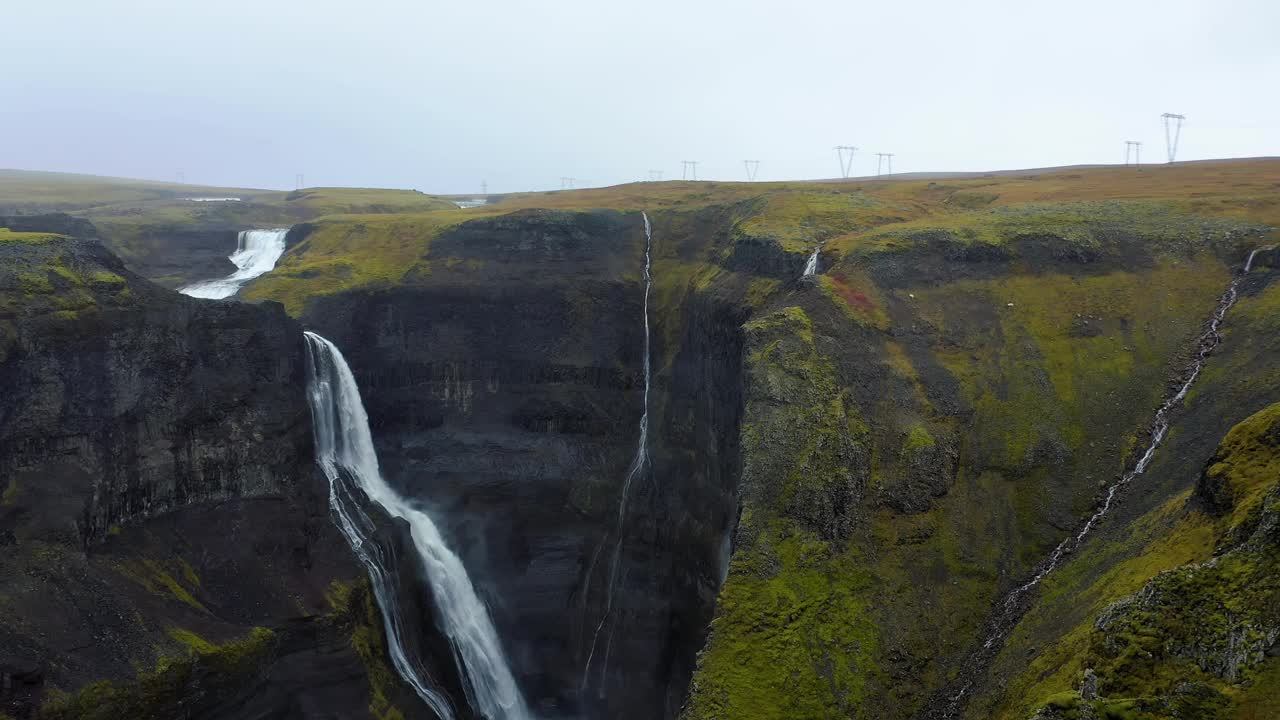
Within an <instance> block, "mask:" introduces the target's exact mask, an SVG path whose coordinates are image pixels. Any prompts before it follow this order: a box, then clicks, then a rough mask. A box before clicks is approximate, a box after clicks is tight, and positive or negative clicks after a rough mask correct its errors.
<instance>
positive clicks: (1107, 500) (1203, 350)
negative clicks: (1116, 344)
mask: <svg viewBox="0 0 1280 720" xmlns="http://www.w3.org/2000/svg"><path fill="white" fill-rule="evenodd" d="M1264 249H1265V248H1257V249H1255V250H1254V251H1253V252H1251V253H1249V257H1248V259H1247V260H1245V263H1244V269H1243V270H1242V271H1241V272H1240V274H1238V275H1237V276H1236V277H1235V279H1233V280H1232V281H1231V284H1230V285H1228V286H1227V290H1226V292H1224V293H1223V294H1222V297H1220V298H1219V299H1218V307H1217V309H1216V310H1214V312H1213V317H1212V318H1211V319H1210V321H1209V326H1208V327H1207V328H1206V329H1205V331H1204V332H1203V333H1201V334H1200V337H1199V339H1198V340H1197V341H1196V346H1197V350H1196V357H1195V359H1194V360H1192V361H1191V364H1190V365H1189V366H1188V367H1187V369H1186V371H1185V375H1184V377H1185V380H1183V381H1182V383H1181V384H1179V386H1178V391H1177V392H1175V393H1174V394H1173V395H1171V396H1169V397H1167V398H1165V401H1164V402H1163V403H1161V405H1160V407H1159V408H1158V409H1157V410H1156V416H1155V422H1153V423H1152V426H1151V440H1150V442H1148V443H1147V449H1146V451H1145V452H1143V453H1142V457H1140V458H1139V459H1138V462H1137V464H1135V465H1134V466H1133V468H1132V469H1131V470H1129V471H1128V472H1126V473H1124V474H1123V475H1121V476H1120V478H1119V479H1118V480H1116V481H1115V482H1113V483H1111V485H1110V487H1108V488H1107V494H1106V496H1105V497H1104V498H1103V500H1102V503H1101V504H1099V505H1098V507H1097V509H1096V510H1095V511H1094V512H1093V514H1092V515H1091V516H1089V519H1088V520H1087V521H1086V522H1085V523H1084V525H1083V526H1081V528H1080V530H1079V532H1077V533H1076V534H1074V535H1069V536H1067V537H1066V538H1065V539H1064V540H1063V541H1062V542H1061V543H1058V546H1057V547H1056V548H1054V550H1053V552H1052V553H1050V554H1049V557H1048V559H1047V560H1045V561H1044V562H1043V563H1042V564H1041V565H1040V568H1039V570H1037V571H1036V574H1035V575H1033V576H1032V577H1031V579H1030V580H1028V581H1027V582H1025V583H1023V584H1022V585H1019V586H1018V587H1017V588H1014V589H1013V590H1012V591H1010V592H1009V594H1008V595H1006V596H1005V597H1004V601H1003V602H1002V603H1001V605H1000V609H999V610H998V611H997V613H996V615H995V617H994V618H993V619H992V620H991V622H990V623H989V625H988V627H989V628H990V632H989V634H988V636H987V639H986V641H985V642H983V644H982V649H981V650H980V651H978V657H979V658H980V659H983V660H989V659H990V658H991V657H994V653H995V652H997V651H998V649H999V647H1000V645H1001V644H1002V643H1003V642H1004V641H1005V639H1006V638H1007V637H1008V635H1009V633H1010V632H1012V631H1013V628H1014V626H1015V625H1016V624H1017V622H1018V620H1019V619H1020V618H1021V615H1022V612H1021V611H1022V609H1023V607H1022V603H1023V601H1024V600H1025V599H1026V595H1027V593H1028V592H1030V591H1031V590H1032V589H1033V588H1035V587H1036V586H1037V585H1039V584H1040V583H1041V582H1042V581H1043V580H1044V579H1045V578H1046V577H1048V576H1049V574H1050V573H1052V572H1053V571H1054V570H1056V569H1058V567H1059V565H1061V564H1062V560H1063V558H1065V557H1066V556H1067V555H1068V554H1070V553H1071V552H1073V551H1075V550H1076V549H1077V548H1079V547H1080V546H1081V545H1082V544H1083V543H1084V541H1085V539H1086V538H1087V537H1088V536H1089V534H1090V533H1092V532H1093V530H1094V528H1096V527H1097V525H1098V523H1099V522H1100V521H1101V520H1102V519H1103V518H1104V517H1106V515H1107V514H1108V513H1109V512H1111V508H1112V506H1113V504H1114V503H1115V499H1116V495H1117V493H1119V492H1120V490H1121V489H1123V488H1124V487H1125V486H1126V485H1128V484H1129V483H1131V482H1133V480H1134V478H1136V477H1138V476H1139V475H1141V474H1143V473H1144V472H1146V471H1147V468H1148V467H1149V466H1150V465H1151V460H1152V459H1153V458H1154V457H1155V454H1156V450H1157V449H1158V448H1159V447H1160V444H1161V443H1163V442H1164V439H1165V435H1166V434H1167V433H1168V432H1169V414H1170V413H1171V412H1172V411H1173V409H1174V407H1176V406H1177V405H1178V404H1179V403H1181V402H1182V401H1183V400H1184V399H1186V397H1187V392H1188V391H1190V390H1191V386H1192V384H1194V383H1195V381H1196V379H1197V378H1199V377H1200V371H1201V370H1203V369H1204V365H1205V362H1206V361H1208V359H1209V354H1210V353H1212V352H1213V350H1214V348H1216V347H1218V345H1219V344H1220V343H1221V342H1222V335H1221V334H1220V333H1219V329H1220V328H1221V326H1222V321H1223V319H1224V318H1226V316H1227V311H1228V310H1230V309H1231V306H1232V305H1235V304H1236V299H1237V297H1238V294H1237V289H1238V287H1239V285H1240V282H1241V281H1242V280H1244V278H1245V277H1246V276H1247V275H1248V274H1249V270H1250V269H1252V268H1253V258H1254V256H1256V255H1257V254H1258V253H1259V252H1261V251H1262V250H1264ZM983 655H986V656H987V657H985V658H983V657H982V656H983ZM974 681H975V678H973V677H970V678H969V679H968V680H967V681H966V682H965V684H964V685H963V686H962V687H961V688H960V690H959V692H958V693H957V694H956V695H954V696H953V697H951V698H950V700H949V703H948V705H947V707H946V709H945V710H943V713H942V717H943V718H953V717H957V716H958V714H959V713H960V711H961V710H962V709H963V704H964V699H965V696H966V695H967V694H968V692H969V690H970V689H971V688H972V687H973V683H974Z"/></svg>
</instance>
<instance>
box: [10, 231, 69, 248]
mask: <svg viewBox="0 0 1280 720" xmlns="http://www.w3.org/2000/svg"><path fill="white" fill-rule="evenodd" d="M60 237H62V236H61V235H58V234H56V233H44V232H14V231H13V230H10V229H9V228H6V227H0V243H15V244H16V243H28V244H31V245H41V244H44V243H47V242H49V241H50V240H56V239H58V238H60Z"/></svg>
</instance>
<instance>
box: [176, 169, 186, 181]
mask: <svg viewBox="0 0 1280 720" xmlns="http://www.w3.org/2000/svg"><path fill="white" fill-rule="evenodd" d="M186 181H187V174H186V173H184V172H182V171H181V170H179V171H178V183H179V184H182V183H185V182H186Z"/></svg>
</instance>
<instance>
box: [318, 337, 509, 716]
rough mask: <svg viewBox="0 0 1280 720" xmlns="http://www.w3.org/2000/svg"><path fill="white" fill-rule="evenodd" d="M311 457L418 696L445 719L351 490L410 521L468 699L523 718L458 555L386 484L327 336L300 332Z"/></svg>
mask: <svg viewBox="0 0 1280 720" xmlns="http://www.w3.org/2000/svg"><path fill="white" fill-rule="evenodd" d="M305 335H306V341H307V350H308V352H307V360H308V372H309V378H308V383H307V399H308V401H309V403H310V405H311V418H312V427H313V431H314V434H315V445H316V462H317V463H318V464H319V465H320V468H321V470H323V471H324V474H325V476H326V477H327V478H328V479H329V498H330V505H331V508H332V510H333V515H334V518H335V520H336V522H337V524H338V527H339V528H340V529H341V530H342V533H343V534H344V535H345V536H346V538H347V542H349V543H350V544H351V549H352V550H353V551H355V553H356V556H357V557H359V558H360V561H361V562H362V563H363V564H364V566H365V568H366V569H367V570H368V572H369V579H370V581H371V582H372V584H373V588H374V592H375V594H376V596H377V599H378V605H379V607H380V608H381V609H382V616H383V622H384V625H385V626H386V630H387V645H388V649H389V651H390V654H391V660H392V663H393V664H394V665H395V668H396V670H397V672H399V674H400V676H401V677H403V678H404V680H405V682H407V683H408V684H409V685H410V686H411V687H413V689H414V690H415V691H416V692H417V693H418V695H419V697H421V698H422V699H423V701H424V702H426V703H427V705H428V706H430V707H431V709H432V710H433V711H435V712H436V713H437V714H438V715H440V716H441V717H442V718H445V719H446V720H452V718H453V717H454V714H453V712H452V709H451V708H450V707H449V703H448V700H447V699H446V698H445V697H444V696H443V695H442V694H441V693H439V692H437V691H435V690H433V689H431V688H430V687H429V686H428V680H427V679H426V678H424V677H423V673H422V671H421V670H420V663H415V662H413V661H411V660H410V658H409V657H408V652H407V651H406V649H405V647H404V642H403V639H404V638H403V633H402V629H401V626H400V620H399V618H400V613H401V609H400V606H399V602H398V599H397V595H396V593H395V590H396V582H397V578H396V572H395V568H394V567H390V566H388V565H387V563H386V562H385V558H384V557H383V554H382V549H381V548H380V547H379V546H378V545H377V543H376V542H374V541H373V539H372V533H371V531H372V525H373V522H372V520H371V519H370V518H369V516H368V515H366V514H365V513H364V512H363V511H362V510H361V508H360V504H359V501H358V499H357V498H358V496H359V494H358V493H356V492H354V491H353V489H358V490H359V491H360V493H363V495H364V496H365V497H366V498H368V501H369V502H371V503H374V504H376V505H378V506H380V507H381V508H382V510H384V511H385V512H386V513H387V515H390V516H391V517H393V518H397V519H399V520H402V521H404V523H405V524H407V525H408V527H409V532H410V536H411V538H412V540H413V548H414V550H415V551H416V552H417V555H418V560H419V561H420V562H421V564H422V569H423V572H424V574H425V576H426V578H427V581H428V583H429V584H430V586H431V592H432V596H433V597H434V599H435V607H436V609H437V613H438V618H437V622H438V624H439V626H440V629H441V631H443V632H444V634H445V635H446V636H448V638H449V642H450V643H451V644H452V646H453V649H454V653H455V654H456V656H457V659H458V661H459V664H460V666H461V667H460V670H461V672H460V674H461V675H462V677H463V682H464V685H465V687H466V690H467V697H468V699H469V700H470V702H471V705H472V706H473V708H474V709H475V710H476V711H477V712H478V713H479V714H480V715H481V716H483V717H485V718H488V720H528V719H529V718H530V717H531V716H530V714H529V710H528V708H527V707H526V706H525V701H524V698H523V696H522V695H521V694H520V689H519V687H517V685H516V681H515V677H514V676H513V675H512V673H511V669H510V667H509V666H508V664H507V659H506V656H505V655H504V654H503V651H502V645H501V643H500V642H499V641H498V632H497V630H496V628H495V627H494V625H493V621H492V619H491V618H490V617H489V611H488V608H486V607H485V605H484V603H483V602H482V601H481V600H480V597H479V596H478V595H477V594H476V591H475V587H474V586H472V584H471V579H470V578H469V577H468V576H467V571H466V568H464V567H463V565H462V561H461V560H460V559H459V558H458V556H457V555H455V554H454V553H453V551H452V550H450V549H449V547H448V546H447V545H446V544H445V541H444V538H443V537H442V536H441V535H440V531H439V530H438V529H437V528H436V525H435V523H434V522H432V521H431V518H430V517H428V516H427V514H426V513H424V512H423V511H421V510H419V509H417V508H416V507H413V506H412V505H411V504H410V502H409V501H408V500H406V499H405V498H403V497H401V496H400V495H399V494H398V493H397V492H396V491H395V490H393V489H392V488H391V486H389V485H388V484H387V483H386V481H385V480H384V479H383V477H382V473H381V471H380V470H379V469H378V456H377V454H376V453H375V452H374V449H373V437H372V435H370V433H369V419H368V416H367V415H366V414H365V410H364V404H363V403H362V402H361V400H360V390H359V388H357V387H356V382H355V378H354V377H353V376H352V374H351V368H350V367H348V366H347V362H346V360H345V359H344V358H343V357H342V353H341V352H339V351H338V348H337V347H335V346H334V345H333V343H331V342H329V341H328V340H325V339H324V338H322V337H320V336H319V335H316V334H315V333H312V332H308V333H305Z"/></svg>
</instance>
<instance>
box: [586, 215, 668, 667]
mask: <svg viewBox="0 0 1280 720" xmlns="http://www.w3.org/2000/svg"><path fill="white" fill-rule="evenodd" d="M640 217H642V218H644V412H643V413H641V415H640V440H639V442H638V443H637V446H636V455H635V458H633V459H632V460H631V467H630V468H629V469H628V470H627V477H626V479H625V480H624V481H623V482H622V497H621V498H620V499H619V500H618V528H617V539H616V540H615V541H614V545H613V555H612V557H611V559H610V561H609V584H608V586H606V589H605V603H604V613H602V614H601V616H600V624H599V625H596V631H595V633H594V634H593V635H592V636H591V650H590V651H589V652H588V653H587V665H586V667H584V668H583V669H582V686H581V689H583V690H585V689H586V687H587V680H588V678H589V677H590V674H591V662H592V660H593V659H594V658H595V654H596V645H597V644H598V643H599V641H600V631H601V630H602V629H603V628H604V626H605V623H606V622H608V621H609V615H610V614H611V613H612V612H613V592H614V589H615V585H616V584H617V582H618V565H619V564H621V560H622V539H623V534H622V529H623V526H624V525H625V524H626V521H627V500H628V499H629V498H630V496H631V485H632V483H633V482H634V481H635V479H636V478H637V477H638V476H639V475H640V473H641V472H642V471H643V470H644V469H645V468H646V467H648V466H649V381H650V375H651V370H650V368H651V365H650V360H649V354H650V353H649V342H650V340H649V335H650V332H649V292H650V290H652V287H653V273H652V253H653V228H652V226H650V225H649V215H648V214H646V213H644V212H641V213H640ZM599 553H600V551H599V550H598V549H597V550H596V557H599ZM594 569H595V558H593V559H592V562H591V566H590V567H589V568H588V569H587V582H588V583H590V581H591V573H592V572H593V571H594ZM588 587H590V586H589V585H588ZM584 594H585V593H584ZM612 646H613V630H612V628H610V630H609V637H608V640H607V641H606V643H605V656H604V661H603V662H602V663H601V665H600V668H601V669H600V673H601V676H602V677H603V676H604V672H605V669H606V668H607V667H608V665H609V652H610V650H611V649H612Z"/></svg>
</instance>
